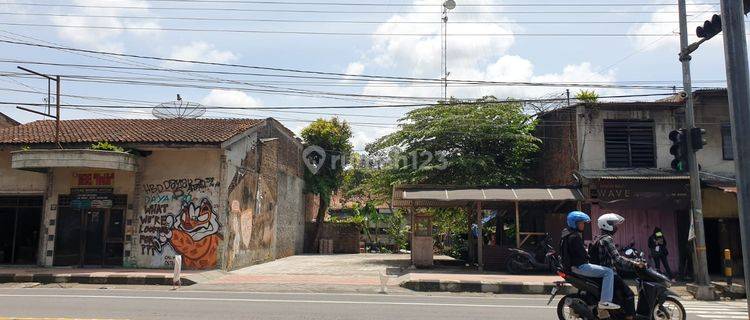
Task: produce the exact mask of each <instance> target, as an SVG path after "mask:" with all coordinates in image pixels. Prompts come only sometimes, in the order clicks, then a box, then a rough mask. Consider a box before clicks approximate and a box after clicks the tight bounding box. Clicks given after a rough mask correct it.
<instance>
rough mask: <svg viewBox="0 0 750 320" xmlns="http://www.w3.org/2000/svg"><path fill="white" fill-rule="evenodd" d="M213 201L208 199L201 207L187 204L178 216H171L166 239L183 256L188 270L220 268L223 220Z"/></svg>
mask: <svg viewBox="0 0 750 320" xmlns="http://www.w3.org/2000/svg"><path fill="white" fill-rule="evenodd" d="M217 218H218V217H217V215H216V211H214V208H213V205H212V204H211V201H209V200H208V199H206V198H204V199H202V200H201V201H200V204H199V205H197V206H196V205H195V203H193V202H183V203H182V208H181V209H180V212H179V214H177V216H176V217H172V216H170V217H168V219H169V220H171V221H169V222H170V223H169V224H171V228H170V232H169V234H167V235H166V236H168V238H169V239H170V240H169V242H170V244H171V245H172V247H173V248H174V250H175V251H176V252H177V253H179V254H181V255H182V260H183V262H184V264H185V267H186V268H190V269H209V268H214V267H216V251H217V249H218V247H219V240H220V239H221V235H220V234H219V228H220V225H219V221H218V220H217Z"/></svg>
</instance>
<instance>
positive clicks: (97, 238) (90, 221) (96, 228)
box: [82, 209, 105, 266]
mask: <svg viewBox="0 0 750 320" xmlns="http://www.w3.org/2000/svg"><path fill="white" fill-rule="evenodd" d="M82 211H83V218H84V226H85V230H86V231H85V232H84V233H85V235H86V236H85V237H84V239H83V247H84V250H83V264H84V265H92V266H95V265H103V264H104V261H103V259H102V258H103V256H104V241H103V240H104V218H105V217H104V216H105V210H104V209H86V210H82Z"/></svg>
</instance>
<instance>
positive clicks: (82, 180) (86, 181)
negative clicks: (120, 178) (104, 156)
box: [73, 172, 115, 187]
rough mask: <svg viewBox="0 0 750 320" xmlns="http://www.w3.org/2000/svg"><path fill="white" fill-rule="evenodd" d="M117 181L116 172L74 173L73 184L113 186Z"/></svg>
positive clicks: (80, 185) (81, 185)
mask: <svg viewBox="0 0 750 320" xmlns="http://www.w3.org/2000/svg"><path fill="white" fill-rule="evenodd" d="M114 182H115V173H114V172H85V173H74V174H73V184H75V185H76V186H79V187H111V186H112V185H114Z"/></svg>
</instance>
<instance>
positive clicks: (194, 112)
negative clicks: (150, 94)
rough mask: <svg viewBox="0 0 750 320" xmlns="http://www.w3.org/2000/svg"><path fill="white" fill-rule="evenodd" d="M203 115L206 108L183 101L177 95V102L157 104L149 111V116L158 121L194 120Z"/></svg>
mask: <svg viewBox="0 0 750 320" xmlns="http://www.w3.org/2000/svg"><path fill="white" fill-rule="evenodd" d="M205 113H206V107H204V106H202V105H201V104H199V103H195V102H188V101H183V100H182V97H180V95H179V94H178V95H177V100H175V101H170V102H164V103H162V104H159V105H158V106H156V107H155V108H154V109H153V110H152V111H151V114H153V115H154V117H156V118H159V119H196V118H200V116H202V115H203V114H205Z"/></svg>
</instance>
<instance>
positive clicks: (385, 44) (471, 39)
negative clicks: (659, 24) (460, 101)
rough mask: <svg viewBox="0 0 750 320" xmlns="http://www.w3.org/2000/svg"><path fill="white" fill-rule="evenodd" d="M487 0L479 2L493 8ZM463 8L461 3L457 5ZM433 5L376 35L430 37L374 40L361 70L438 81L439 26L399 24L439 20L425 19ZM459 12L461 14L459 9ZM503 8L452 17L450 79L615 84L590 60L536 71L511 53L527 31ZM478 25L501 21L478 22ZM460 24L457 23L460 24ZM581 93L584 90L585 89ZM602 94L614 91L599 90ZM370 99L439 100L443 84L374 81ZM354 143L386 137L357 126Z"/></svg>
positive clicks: (531, 91)
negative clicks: (402, 34)
mask: <svg viewBox="0 0 750 320" xmlns="http://www.w3.org/2000/svg"><path fill="white" fill-rule="evenodd" d="M414 3H415V4H435V2H434V1H426V0H414ZM490 3H492V2H491V1H489V0H482V1H479V2H478V3H477V4H490ZM459 6H460V4H459ZM433 9H434V7H432V8H431V7H416V8H415V9H413V10H414V11H413V12H411V13H407V14H397V15H393V16H392V17H391V18H390V19H389V20H388V21H387V22H385V23H383V24H381V25H380V26H379V27H378V28H377V29H376V30H375V31H374V32H375V33H419V34H428V35H427V36H420V37H411V36H409V37H406V36H391V37H386V36H373V41H372V46H371V48H370V50H369V52H368V53H367V54H366V55H365V57H364V58H361V59H360V60H359V61H358V62H357V63H361V64H362V65H363V67H364V68H363V69H367V70H372V69H377V70H381V71H380V72H379V73H382V74H388V73H396V74H404V73H406V76H410V77H424V78H431V79H439V78H441V77H442V70H441V68H440V67H441V63H440V62H441V36H440V35H441V26H440V24H415V23H398V22H402V21H425V20H428V19H429V18H435V14H432V15H426V14H423V13H420V12H422V11H428V10H433ZM457 10H460V8H459V9H457ZM499 10H502V7H495V6H484V7H471V8H470V9H467V11H480V12H479V13H476V14H465V13H462V14H449V19H450V20H449V25H448V32H449V34H452V35H453V36H449V37H448V71H449V72H450V76H449V79H452V80H479V81H494V82H601V83H608V82H614V81H615V80H616V78H615V72H614V71H609V72H604V73H602V72H598V71H597V70H596V68H595V67H594V66H592V65H591V64H590V63H589V62H586V61H585V60H584V61H572V62H570V63H568V64H567V65H564V66H561V67H560V69H559V70H555V71H553V72H538V71H537V70H535V64H534V62H533V61H530V60H529V59H526V58H524V57H522V56H519V55H514V54H510V53H509V51H510V49H511V48H512V46H513V45H514V44H515V37H514V36H513V34H514V33H516V32H522V31H523V30H524V29H523V28H522V27H521V26H520V25H517V24H514V23H513V20H512V19H509V18H506V17H505V16H504V15H503V13H502V11H499ZM476 21H497V23H476ZM457 22H458V23H457ZM460 34H506V35H507V36H459V35H460ZM582 89H583V88H582ZM564 90H565V88H563V87H538V86H509V85H495V86H480V85H459V84H453V85H451V86H449V90H448V92H449V93H448V94H449V96H453V97H458V98H479V97H482V96H487V95H493V96H496V97H498V98H500V99H502V98H508V97H512V98H536V97H541V96H544V95H549V94H552V93H562V92H564ZM596 91H597V92H598V93H599V94H601V95H605V94H611V93H614V92H615V91H612V90H602V89H596ZM363 93H364V94H368V95H389V96H410V97H414V96H419V97H435V98H436V99H437V97H440V96H441V86H439V85H432V86H426V85H425V84H406V85H390V86H385V85H383V84H382V83H378V82H370V83H368V84H367V85H366V86H365V87H364V88H363ZM354 131H355V136H354V139H353V140H354V141H355V143H356V144H357V145H361V146H364V145H366V144H367V143H368V142H372V141H373V140H374V139H376V138H378V137H380V136H382V135H383V134H385V133H383V132H384V131H389V132H390V130H382V129H378V130H370V129H368V128H361V127H357V128H355V130H354Z"/></svg>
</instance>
